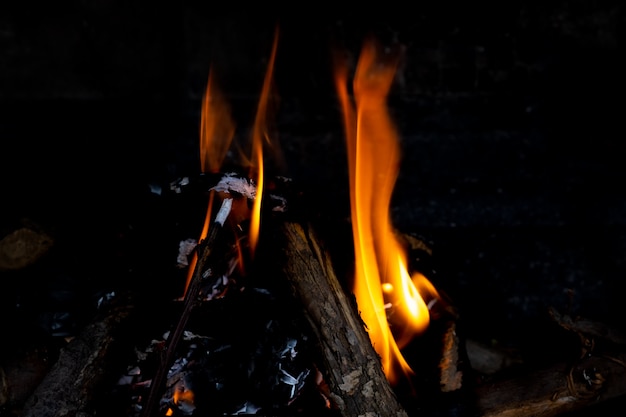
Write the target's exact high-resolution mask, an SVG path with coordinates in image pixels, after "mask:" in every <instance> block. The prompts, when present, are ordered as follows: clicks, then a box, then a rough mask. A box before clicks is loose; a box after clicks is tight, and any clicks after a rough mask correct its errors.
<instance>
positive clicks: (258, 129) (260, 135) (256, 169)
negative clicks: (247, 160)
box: [250, 29, 278, 254]
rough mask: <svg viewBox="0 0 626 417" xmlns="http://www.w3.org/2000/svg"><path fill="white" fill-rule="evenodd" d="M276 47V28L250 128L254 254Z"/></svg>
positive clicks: (267, 139)
mask: <svg viewBox="0 0 626 417" xmlns="http://www.w3.org/2000/svg"><path fill="white" fill-rule="evenodd" d="M277 48H278V29H276V31H275V33H274V42H273V45H272V53H271V55H270V59H269V62H268V64H267V69H266V71H265V79H264V80H263V88H262V89H261V96H260V99H259V103H258V107H257V112H256V117H255V119H254V126H253V129H252V163H251V167H250V178H255V177H256V187H257V188H256V198H255V199H254V205H253V206H252V218H251V219H250V250H251V252H252V254H254V250H255V248H256V245H257V242H258V239H259V231H260V226H261V202H262V200H263V198H262V197H263V144H264V143H266V142H267V143H270V137H269V134H268V129H267V120H268V116H269V114H268V113H269V102H270V99H271V98H272V97H273V93H274V88H273V87H274V84H273V77H274V61H275V60H276V50H277Z"/></svg>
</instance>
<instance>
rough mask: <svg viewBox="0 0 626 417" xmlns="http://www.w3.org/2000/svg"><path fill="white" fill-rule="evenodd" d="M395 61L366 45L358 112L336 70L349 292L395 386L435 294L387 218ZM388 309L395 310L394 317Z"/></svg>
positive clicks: (394, 155)
mask: <svg viewBox="0 0 626 417" xmlns="http://www.w3.org/2000/svg"><path fill="white" fill-rule="evenodd" d="M397 62H398V61H397V57H396V56H391V57H389V56H382V55H381V53H380V50H379V48H378V45H376V44H375V43H374V42H371V41H369V42H366V43H365V44H364V46H363V49H362V51H361V55H360V57H359V61H358V63H357V67H356V71H355V75H354V79H353V91H354V103H355V105H356V109H355V105H353V103H352V101H351V100H350V96H349V93H348V87H347V85H348V83H347V79H348V67H347V65H346V64H345V62H338V63H337V65H336V66H335V86H336V89H337V92H338V97H339V102H340V105H341V108H342V113H343V121H344V129H345V136H346V145H347V150H348V152H347V153H348V170H349V180H350V203H351V204H350V206H351V215H352V219H353V221H352V231H353V238H354V242H355V277H354V287H353V290H354V293H355V296H356V299H357V303H358V305H359V309H360V310H361V317H362V319H363V321H364V322H365V324H366V326H367V329H368V333H369V336H370V339H371V341H372V345H373V346H374V348H375V350H376V351H377V353H378V354H379V355H380V357H381V362H382V366H383V369H384V372H385V375H386V376H387V379H388V380H389V381H390V382H391V383H392V384H395V383H397V382H398V381H399V379H400V377H401V375H402V374H404V375H405V376H407V377H409V376H410V375H412V374H413V370H412V369H411V367H410V366H409V364H408V363H407V361H406V359H405V358H404V356H403V355H402V352H401V349H402V348H403V347H404V346H405V345H406V343H408V342H409V341H410V340H411V339H412V338H413V337H414V336H415V335H416V334H419V333H421V332H423V331H424V330H425V329H426V328H427V327H428V324H429V321H430V317H429V311H428V306H427V305H426V302H425V301H424V299H423V298H422V297H421V295H420V292H419V291H418V289H419V290H424V291H425V293H426V294H428V295H430V296H431V297H436V296H437V295H436V294H437V293H436V290H435V289H434V287H433V286H432V285H431V284H430V282H428V280H427V279H426V278H425V277H424V276H422V275H421V274H415V275H414V277H413V278H412V277H411V276H410V275H409V272H408V270H407V260H406V253H405V250H404V248H403V245H402V244H401V242H400V240H399V239H398V238H397V237H396V236H395V234H394V231H393V227H392V224H391V221H390V215H389V206H390V202H391V196H392V192H393V187H394V185H395V182H396V179H397V176H398V170H399V162H400V148H399V138H398V133H397V132H396V128H395V125H394V124H393V122H392V120H391V117H390V115H389V112H388V109H387V106H386V99H387V94H388V92H389V90H390V88H391V85H392V82H393V78H394V76H395V71H396V67H397ZM389 312H393V319H391V317H388V316H390V315H389V314H388V313H389ZM390 323H393V326H392V324H390ZM396 338H397V340H396Z"/></svg>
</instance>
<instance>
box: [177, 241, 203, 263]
mask: <svg viewBox="0 0 626 417" xmlns="http://www.w3.org/2000/svg"><path fill="white" fill-rule="evenodd" d="M196 246H198V241H197V240H196V239H185V240H183V241H181V242H180V243H179V244H178V256H177V257H176V262H177V264H178V267H179V268H184V267H186V266H189V255H191V253H192V252H193V250H194V249H195V248H196Z"/></svg>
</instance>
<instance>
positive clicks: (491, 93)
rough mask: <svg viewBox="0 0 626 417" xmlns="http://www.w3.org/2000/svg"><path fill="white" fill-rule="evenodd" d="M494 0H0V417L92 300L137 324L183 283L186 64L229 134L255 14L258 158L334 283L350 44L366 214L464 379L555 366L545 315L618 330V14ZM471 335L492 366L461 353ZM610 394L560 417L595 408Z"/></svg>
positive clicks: (624, 200) (246, 81) (560, 341)
mask: <svg viewBox="0 0 626 417" xmlns="http://www.w3.org/2000/svg"><path fill="white" fill-rule="evenodd" d="M505 3H506V4H487V3H486V2H477V3H474V4H467V3H463V2H458V4H457V2H445V3H444V4H438V5H418V6H417V9H416V10H414V11H412V12H411V13H407V12H405V13H402V12H399V11H398V10H397V9H393V10H389V11H382V12H380V13H379V12H378V11H366V12H364V13H362V14H359V13H357V12H354V13H344V14H342V13H339V12H337V11H328V10H321V9H318V8H317V7H318V6H315V7H314V6H309V7H310V8H311V10H308V11H307V12H305V13H296V12H293V13H288V12H287V11H286V10H265V11H264V12H263V13H260V14H258V15H257V14H252V13H250V14H246V13H243V12H241V11H238V12H236V13H235V12H233V13H216V12H215V11H214V10H213V5H210V4H204V3H203V2H198V1H192V2H186V3H185V4H177V5H171V4H169V5H165V4H160V3H159V4H158V5H154V4H150V5H147V4H144V3H143V2H138V1H131V2H115V1H101V2H80V3H76V2H72V3H71V4H67V5H63V6H61V5H57V4H52V3H47V2H22V3H20V4H15V5H2V6H0V45H1V48H2V57H3V59H2V61H0V106H1V107H2V109H1V111H0V139H1V143H2V145H1V146H2V151H1V152H0V158H1V161H0V162H1V163H0V167H1V168H0V169H1V170H2V175H1V176H0V179H1V181H2V190H3V191H2V194H3V201H4V204H3V207H4V209H3V215H2V216H1V218H0V233H1V234H0V239H2V240H1V241H0V276H1V277H2V278H1V280H0V286H1V287H0V297H1V299H0V308H1V309H2V310H1V311H2V314H1V316H0V317H1V319H0V332H1V333H0V334H1V335H2V340H3V343H2V344H1V346H2V347H1V351H0V371H2V374H1V376H2V391H1V392H0V400H1V404H0V415H1V416H3V417H4V416H7V417H9V416H12V417H13V416H21V415H22V410H23V409H24V405H25V404H26V403H27V402H28V401H29V400H32V398H31V396H32V394H33V392H34V390H35V389H36V388H37V386H38V385H39V384H40V382H41V381H42V380H43V378H44V377H45V375H46V374H47V372H49V371H50V369H51V368H52V367H53V366H54V363H55V361H56V360H57V359H58V357H59V352H61V351H62V350H63V349H64V348H65V347H66V346H67V344H68V343H70V340H72V339H73V338H74V337H76V336H77V335H79V334H80V332H81V331H82V330H83V329H85V328H86V326H88V325H89V323H91V322H92V320H94V318H95V317H97V315H98V312H99V308H100V307H99V306H100V305H101V304H102V303H105V304H106V302H107V301H108V300H110V299H111V298H115V294H130V295H131V296H132V297H133V299H134V302H135V303H136V304H137V305H138V306H139V307H140V309H141V310H142V312H141V314H139V317H141V319H142V320H143V321H139V322H136V323H135V325H136V326H138V327H139V328H142V329H144V331H146V334H153V333H150V332H154V334H156V335H157V336H154V337H158V336H160V334H158V333H157V332H159V331H161V330H162V329H163V327H164V326H161V325H160V323H163V321H162V320H167V317H166V318H164V317H163V316H164V315H165V316H167V314H163V310H165V311H168V312H169V313H171V311H169V310H167V308H160V307H159V306H170V305H171V302H172V300H173V299H174V298H176V297H180V296H181V295H182V292H183V290H184V284H185V271H184V270H182V269H181V268H180V267H179V266H178V265H177V263H176V257H177V254H178V251H179V243H180V242H181V241H182V240H185V239H189V238H197V237H198V233H199V230H200V229H201V227H202V221H203V218H204V214H205V211H206V201H205V197H206V195H205V194H204V192H203V191H204V189H200V188H198V187H199V186H198V184H202V181H201V180H200V179H201V177H202V176H201V172H200V163H199V133H198V127H199V122H200V109H201V101H202V95H203V92H204V89H205V87H206V82H207V76H208V74H209V73H210V72H211V71H214V74H215V75H216V76H217V79H218V80H219V85H220V88H221V89H222V91H223V92H224V95H225V97H226V98H227V99H228V101H229V102H230V104H231V105H232V112H233V118H234V120H235V121H236V124H237V133H236V137H247V135H248V134H249V131H250V129H251V127H252V124H253V120H254V112H255V109H256V105H257V102H258V98H259V92H260V88H261V83H262V79H263V76H264V74H265V67H266V65H267V62H268V56H269V53H270V49H271V45H272V39H273V36H274V34H275V32H274V31H275V29H276V27H278V28H279V37H278V39H279V41H278V49H277V57H276V67H275V71H274V82H275V86H276V91H277V92H278V98H279V101H278V107H277V111H276V115H275V123H274V124H273V125H272V126H271V128H272V132H273V134H274V135H275V139H276V140H277V143H279V148H280V151H281V156H282V159H281V160H280V161H279V163H276V164H275V165H272V166H270V167H269V169H270V170H272V171H271V173H272V174H273V175H276V176H281V177H288V178H290V179H291V180H292V181H293V182H292V187H293V188H295V189H297V190H299V194H298V195H299V196H300V198H301V200H299V203H301V204H300V205H298V206H297V209H298V210H300V214H303V215H304V216H305V217H306V218H307V219H308V220H309V221H311V222H312V223H313V224H314V225H315V226H316V227H317V230H318V231H319V236H320V240H321V241H323V242H325V243H326V244H327V247H328V250H329V253H330V255H331V257H332V259H333V261H334V262H335V266H336V270H337V271H338V272H339V278H340V280H345V279H348V275H349V273H350V271H351V264H352V262H353V260H354V259H353V256H354V254H353V252H352V250H351V249H349V248H348V247H349V245H347V244H346V240H345V236H346V235H347V236H349V235H350V201H349V183H348V176H347V156H346V149H345V140H344V130H343V126H342V120H341V109H340V106H339V104H338V100H337V96H336V92H335V89H334V85H333V78H332V74H333V61H332V53H333V52H334V51H336V50H339V51H342V52H344V53H346V54H347V56H348V57H349V59H350V60H351V62H352V63H353V64H354V63H355V62H356V60H357V58H358V55H359V51H360V48H361V45H362V43H363V41H364V40H365V39H366V38H368V37H374V38H376V39H378V40H379V41H380V42H381V43H382V44H384V45H386V46H388V47H389V48H390V49H394V50H400V51H402V59H401V62H400V65H399V67H398V69H397V73H396V78H395V81H394V85H393V86H392V90H391V93H390V94H389V97H388V105H389V109H390V112H391V114H392V115H393V117H394V119H395V122H396V123H397V128H398V132H399V135H400V137H401V144H400V145H401V149H402V158H401V165H400V168H399V177H398V180H397V183H396V187H395V189H394V194H393V200H392V205H391V213H390V214H391V217H392V221H393V224H394V225H395V227H396V228H397V229H398V230H399V231H400V232H402V233H405V234H409V235H412V236H415V237H417V238H418V239H419V240H420V241H422V242H425V243H426V244H427V245H428V247H429V248H430V249H432V254H431V255H429V256H428V257H427V259H422V261H423V263H422V264H421V267H422V268H424V270H426V271H428V278H429V279H430V280H431V281H432V282H433V284H434V285H435V286H436V287H437V289H438V290H440V291H442V292H444V293H445V294H446V295H447V296H448V297H449V298H450V300H452V302H453V304H454V306H455V308H456V309H457V311H458V313H459V322H458V325H459V329H460V334H461V335H462V337H463V341H464V346H463V349H464V350H465V351H467V354H468V355H469V357H470V359H471V358H474V360H475V362H474V363H471V360H470V363H469V364H468V365H467V366H468V370H467V379H468V380H471V382H466V383H467V384H471V385H473V386H478V385H481V384H483V383H488V382H491V381H492V380H495V379H497V378H500V377H502V376H507V377H508V376H511V377H515V376H517V375H526V374H530V373H532V372H534V371H535V370H539V369H545V368H549V367H551V366H554V365H555V364H562V363H564V364H567V363H573V362H575V361H576V360H577V359H578V357H579V355H580V352H581V346H580V341H579V339H578V338H577V337H576V334H575V333H572V332H569V331H568V330H567V329H565V328H563V326H559V323H558V322H556V321H555V320H554V318H553V317H551V316H550V311H551V310H550V309H555V310H556V311H558V312H560V313H561V314H563V315H567V316H569V317H573V318H576V317H582V318H584V319H587V320H590V321H593V322H594V323H597V324H601V325H602V326H607V327H608V328H610V329H612V330H611V331H615V332H616V333H615V334H617V333H619V332H626V326H625V325H624V320H623V317H624V314H625V311H624V293H623V291H622V288H623V285H622V281H623V278H624V276H626V258H625V253H626V188H625V187H624V186H623V183H624V180H625V179H626V164H625V163H624V161H625V158H626V143H625V142H624V138H625V137H626V132H624V123H623V122H622V120H621V117H622V115H623V113H624V104H623V103H624V100H623V97H624V93H625V92H626V90H625V88H624V87H625V82H624V77H623V74H624V69H625V68H624V65H623V63H622V59H621V57H622V56H623V54H624V52H625V51H624V43H623V42H624V29H623V28H624V26H623V25H624V23H625V22H624V9H623V6H622V5H621V4H620V3H619V2H612V1H606V2H591V1H582V0H581V1H575V2H564V1H563V2H554V3H551V4H550V5H545V4H541V5H540V4H539V3H537V4H535V2H531V1H520V2H508V3H507V2H505ZM382 6H384V5H382ZM309 12H310V13H309ZM372 169H375V167H372ZM186 179H188V180H189V181H190V184H191V185H186V183H185V181H186ZM181 184H182V185H181ZM262 230H263V229H262ZM239 313H240V314H241V315H243V316H244V317H246V315H249V316H252V315H254V312H252V311H245V309H244V311H241V312H239ZM159 320H161V321H159ZM562 323H563V322H561V324H562ZM233 325H237V323H236V322H234V323H233ZM239 325H241V324H239ZM603 329H604V327H603ZM612 334H613V333H612ZM605 335H606V334H605ZM599 338H600V337H599ZM611 342H612V343H613V342H615V344H616V345H617V348H618V351H619V352H621V353H622V354H623V353H624V352H625V349H626V348H625V346H624V344H623V339H620V338H619V337H617V336H616V337H615V338H613V339H611ZM483 348H484V349H486V350H488V351H489V352H492V353H493V352H495V351H498V352H502V354H503V357H504V358H505V359H503V362H502V363H498V364H495V365H494V364H493V362H489V363H480V364H479V363H478V362H477V361H478V359H477V358H478V356H477V355H478V354H477V351H478V349H483ZM122 357H124V356H123V355H122ZM622 358H623V356H622ZM124 359H126V357H124ZM118 362H121V363H117V364H116V365H118V366H124V365H126V364H127V363H125V362H123V359H120V360H119V361H118ZM622 363H623V362H622ZM481 365H482V366H483V367H482V368H481V367H480V366H481ZM489 366H492V367H494V366H495V368H496V369H495V370H494V369H485V367H489ZM479 368H480V369H479ZM564 369H565V368H564ZM564 372H566V370H564ZM624 372H626V367H624ZM617 380H619V377H618V378H617ZM624 381H625V378H624V377H621V382H622V384H623V382H624ZM532 384H533V383H532V381H531V382H530V383H529V387H530V386H532ZM529 389H530V388H529ZM624 394H626V390H622V391H621V394H614V395H612V398H604V397H602V394H600V396H599V398H598V399H597V400H596V401H595V402H591V403H590V404H588V405H586V406H585V407H581V408H579V409H574V410H567V411H568V412H567V413H565V412H563V413H561V414H563V415H565V414H567V415H571V416H578V417H583V416H588V415H589V416H590V415H606V416H611V415H618V413H619V411H616V410H619V409H620V408H621V409H623V407H624V406H625V405H626V395H624ZM470 408H471V407H467V408H465V407H461V408H460V409H459V408H455V407H450V408H449V409H446V408H445V407H444V408H443V409H445V411H441V410H439V411H438V412H435V411H434V410H431V409H429V408H428V407H426V408H425V409H422V410H421V412H420V413H419V415H424V410H427V411H428V412H429V413H430V414H431V415H441V416H443V415H450V416H452V415H459V413H460V414H461V415H475V414H472V413H475V410H473V409H472V410H473V411H467V410H469V409H470ZM459 410H461V411H459ZM51 413H52V414H50V415H51V416H52V415H61V414H54V411H51ZM446 413H447V414H446ZM479 414H480V413H479ZM93 415H94V416H95V415H102V414H97V413H95V412H94V414H93ZM536 415H549V414H539V413H538V414H536ZM550 415H554V414H550ZM620 415H621V414H620Z"/></svg>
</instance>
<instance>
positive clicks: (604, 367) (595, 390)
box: [476, 355, 626, 417]
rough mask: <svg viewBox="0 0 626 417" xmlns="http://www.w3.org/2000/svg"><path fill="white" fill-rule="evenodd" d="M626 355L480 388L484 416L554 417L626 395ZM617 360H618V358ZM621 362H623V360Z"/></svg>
mask: <svg viewBox="0 0 626 417" xmlns="http://www.w3.org/2000/svg"><path fill="white" fill-rule="evenodd" d="M625 359H626V355H622V356H621V357H616V358H612V359H609V358H603V357H592V358H589V359H588V360H586V361H585V362H584V363H583V364H580V365H577V366H575V367H574V368H572V369H568V368H569V367H570V365H568V364H567V363H562V364H556V365H553V366H551V367H549V368H547V369H543V370H538V371H535V372H532V373H528V374H527V375H524V376H518V377H515V378H511V379H508V380H499V381H493V382H492V383H489V384H485V385H482V386H479V387H477V389H476V398H477V401H478V409H479V410H480V415H481V416H484V417H553V416H558V415H562V414H564V413H566V412H572V411H576V410H581V409H583V408H586V407H590V406H592V405H594V404H598V403H600V402H602V401H606V400H610V399H614V398H618V397H621V396H624V395H626V372H625V368H624V360H625ZM616 360H617V361H616ZM619 361H621V363H619Z"/></svg>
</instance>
